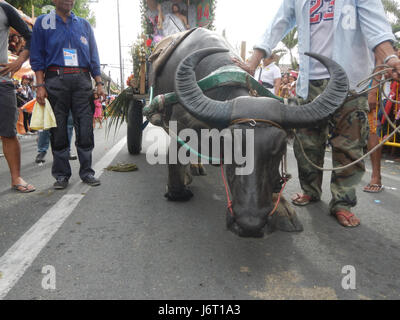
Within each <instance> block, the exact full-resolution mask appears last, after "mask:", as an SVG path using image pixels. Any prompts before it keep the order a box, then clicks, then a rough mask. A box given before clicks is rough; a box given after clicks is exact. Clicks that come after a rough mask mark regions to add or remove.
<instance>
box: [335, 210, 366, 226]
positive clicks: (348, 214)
mask: <svg viewBox="0 0 400 320" xmlns="http://www.w3.org/2000/svg"><path fill="white" fill-rule="evenodd" d="M333 215H334V216H335V217H336V219H337V221H338V222H339V224H340V225H341V226H343V227H345V228H356V227H358V226H359V225H360V223H358V224H357V225H356V226H351V225H350V226H345V225H343V224H341V223H340V221H339V219H338V218H337V216H342V217H344V218H345V219H346V220H347V222H348V223H350V219H351V218H352V217H354V216H355V215H354V213H351V212H347V211H337V212H335V213H334V214H333Z"/></svg>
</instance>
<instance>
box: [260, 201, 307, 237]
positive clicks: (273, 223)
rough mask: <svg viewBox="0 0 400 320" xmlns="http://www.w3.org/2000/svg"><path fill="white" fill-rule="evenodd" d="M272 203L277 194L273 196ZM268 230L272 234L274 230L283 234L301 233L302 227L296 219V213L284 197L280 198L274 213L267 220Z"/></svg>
mask: <svg viewBox="0 0 400 320" xmlns="http://www.w3.org/2000/svg"><path fill="white" fill-rule="evenodd" d="M272 198H273V201H274V203H276V201H277V199H278V194H274V195H273V197H272ZM267 224H268V229H269V231H271V232H273V231H276V230H280V231H284V232H301V231H303V225H302V224H301V222H300V220H299V219H298V218H297V215H296V211H294V209H293V208H292V206H291V205H290V203H289V202H287V201H286V199H285V198H284V197H282V198H281V200H280V202H279V205H278V208H277V210H276V212H275V213H274V214H273V215H272V217H269V218H268V223H267Z"/></svg>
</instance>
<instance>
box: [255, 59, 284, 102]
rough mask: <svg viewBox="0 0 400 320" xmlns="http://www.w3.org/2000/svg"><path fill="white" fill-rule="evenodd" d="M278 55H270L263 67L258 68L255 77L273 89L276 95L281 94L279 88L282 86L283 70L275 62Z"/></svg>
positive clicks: (270, 89)
mask: <svg viewBox="0 0 400 320" xmlns="http://www.w3.org/2000/svg"><path fill="white" fill-rule="evenodd" d="M275 60H276V55H275V54H272V55H271V56H270V57H268V58H266V59H264V60H263V66H262V68H258V69H257V71H256V73H255V75H254V77H255V78H256V79H257V80H258V81H260V82H261V83H262V85H263V86H264V87H265V88H267V89H268V90H269V91H271V92H272V93H273V94H274V95H276V96H277V95H279V88H280V86H281V78H282V76H281V70H280V69H279V67H278V66H277V65H276V64H275Z"/></svg>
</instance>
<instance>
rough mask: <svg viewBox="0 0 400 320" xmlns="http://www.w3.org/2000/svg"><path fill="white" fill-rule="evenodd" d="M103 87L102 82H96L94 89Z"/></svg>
mask: <svg viewBox="0 0 400 320" xmlns="http://www.w3.org/2000/svg"><path fill="white" fill-rule="evenodd" d="M100 86H101V87H104V82H103V81H97V82H96V87H100Z"/></svg>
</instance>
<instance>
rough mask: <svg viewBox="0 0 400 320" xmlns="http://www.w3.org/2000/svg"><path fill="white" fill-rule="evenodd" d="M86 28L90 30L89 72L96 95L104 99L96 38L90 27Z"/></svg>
mask: <svg viewBox="0 0 400 320" xmlns="http://www.w3.org/2000/svg"><path fill="white" fill-rule="evenodd" d="M88 27H89V28H90V31H89V34H90V39H89V46H90V71H91V74H92V77H93V79H94V80H95V81H96V89H97V94H98V95H99V96H102V97H105V96H106V93H105V91H104V86H103V84H102V79H101V69H100V58H99V51H98V49H97V43H96V38H95V36H94V32H93V29H92V27H91V26H90V25H89V26H88Z"/></svg>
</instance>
